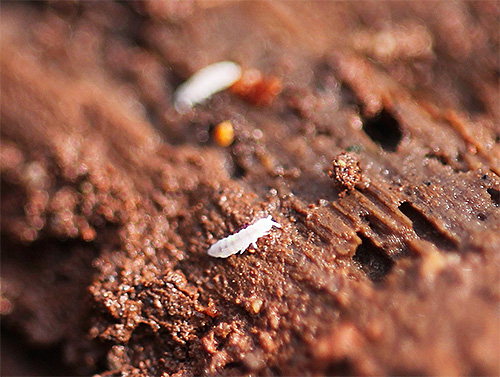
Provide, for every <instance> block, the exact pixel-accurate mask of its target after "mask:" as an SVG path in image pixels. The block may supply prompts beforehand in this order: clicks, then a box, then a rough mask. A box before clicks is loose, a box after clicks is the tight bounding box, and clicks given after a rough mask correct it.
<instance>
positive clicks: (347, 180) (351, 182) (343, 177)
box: [328, 152, 362, 197]
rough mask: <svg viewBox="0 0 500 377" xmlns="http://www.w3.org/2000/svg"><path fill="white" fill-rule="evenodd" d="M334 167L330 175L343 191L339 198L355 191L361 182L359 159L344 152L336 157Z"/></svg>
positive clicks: (329, 172)
mask: <svg viewBox="0 0 500 377" xmlns="http://www.w3.org/2000/svg"><path fill="white" fill-rule="evenodd" d="M332 165H333V167H332V170H329V171H328V175H329V176H330V178H332V179H333V180H334V181H335V183H336V184H337V185H339V186H340V187H341V188H342V189H343V191H341V192H340V193H339V196H340V197H343V196H344V195H345V193H346V192H348V191H351V190H354V188H355V187H356V185H357V184H358V183H360V182H361V179H362V175H361V168H360V167H359V159H358V158H357V157H356V156H355V155H353V154H352V153H345V152H343V153H341V154H339V155H337V156H335V158H334V159H333V161H332Z"/></svg>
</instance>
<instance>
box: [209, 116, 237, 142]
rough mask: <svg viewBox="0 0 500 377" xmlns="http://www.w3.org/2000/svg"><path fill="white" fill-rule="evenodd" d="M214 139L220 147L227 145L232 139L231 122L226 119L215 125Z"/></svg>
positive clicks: (232, 129)
mask: <svg viewBox="0 0 500 377" xmlns="http://www.w3.org/2000/svg"><path fill="white" fill-rule="evenodd" d="M214 139H215V142H216V143H217V144H218V145H220V146H221V147H229V146H230V145H231V144H232V143H233V141H234V128H233V124H232V123H231V122H230V121H228V120H226V121H224V122H221V123H219V124H218V125H217V126H215V130H214Z"/></svg>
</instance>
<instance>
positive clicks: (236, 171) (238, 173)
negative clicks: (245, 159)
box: [231, 158, 247, 179]
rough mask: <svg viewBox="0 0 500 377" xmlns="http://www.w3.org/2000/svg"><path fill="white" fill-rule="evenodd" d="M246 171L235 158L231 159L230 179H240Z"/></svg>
mask: <svg viewBox="0 0 500 377" xmlns="http://www.w3.org/2000/svg"><path fill="white" fill-rule="evenodd" d="M246 173H247V171H246V169H245V168H244V167H243V165H242V164H241V163H239V162H238V160H237V159H236V158H235V159H233V169H232V171H231V178H233V179H241V178H243V177H244V176H245V175H246Z"/></svg>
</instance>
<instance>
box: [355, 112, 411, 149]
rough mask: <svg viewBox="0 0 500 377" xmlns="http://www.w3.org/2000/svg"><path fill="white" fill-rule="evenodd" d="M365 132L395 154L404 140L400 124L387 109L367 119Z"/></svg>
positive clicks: (364, 125) (364, 126)
mask: <svg viewBox="0 0 500 377" xmlns="http://www.w3.org/2000/svg"><path fill="white" fill-rule="evenodd" d="M363 130H364V131H365V132H366V134H367V135H368V136H370V138H371V139H372V140H373V141H374V142H376V143H377V144H379V145H380V146H381V147H382V148H383V149H384V150H386V151H389V152H395V151H396V149H397V148H398V145H399V143H400V142H401V139H402V138H403V132H402V131H401V127H400V125H399V122H398V121H397V120H396V119H395V118H394V117H393V116H392V114H391V113H389V112H388V111H387V110H385V109H384V110H382V111H381V112H380V113H379V114H377V115H376V116H375V117H373V118H368V119H365V120H364V122H363Z"/></svg>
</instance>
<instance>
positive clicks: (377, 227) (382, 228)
mask: <svg viewBox="0 0 500 377" xmlns="http://www.w3.org/2000/svg"><path fill="white" fill-rule="evenodd" d="M364 219H365V221H366V222H367V223H368V226H369V227H370V229H371V230H373V231H374V232H375V233H376V234H378V235H384V234H385V235H388V234H392V231H391V230H390V229H389V228H388V227H387V225H385V224H384V223H383V222H382V221H380V220H379V219H378V218H376V217H375V216H373V215H366V216H365V217H364Z"/></svg>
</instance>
